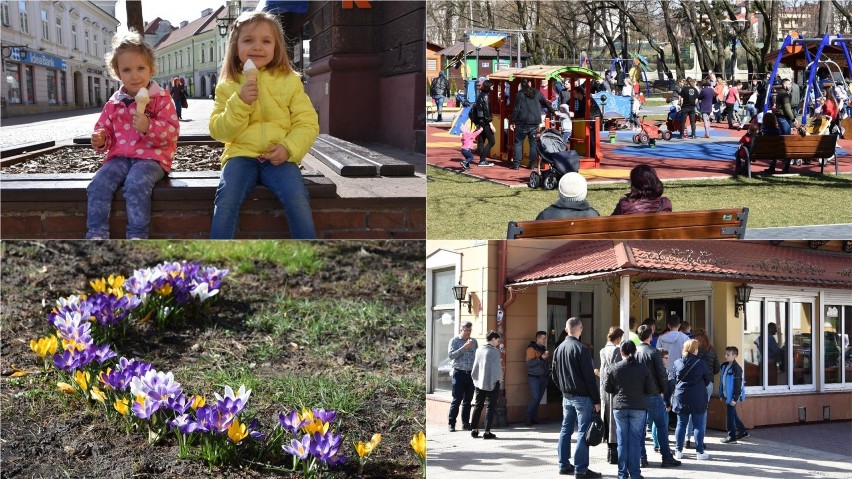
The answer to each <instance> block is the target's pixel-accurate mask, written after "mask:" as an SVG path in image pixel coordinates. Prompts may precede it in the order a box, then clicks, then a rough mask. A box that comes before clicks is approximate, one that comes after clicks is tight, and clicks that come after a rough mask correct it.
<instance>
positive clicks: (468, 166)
mask: <svg viewBox="0 0 852 479" xmlns="http://www.w3.org/2000/svg"><path fill="white" fill-rule="evenodd" d="M461 166H462V169H463V170H464V171H470V165H468V164H467V163H462V165H461Z"/></svg>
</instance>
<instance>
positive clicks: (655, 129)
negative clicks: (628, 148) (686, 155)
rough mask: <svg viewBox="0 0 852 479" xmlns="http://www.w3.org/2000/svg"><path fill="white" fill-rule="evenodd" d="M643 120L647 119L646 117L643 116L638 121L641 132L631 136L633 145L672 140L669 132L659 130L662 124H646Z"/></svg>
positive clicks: (659, 122)
mask: <svg viewBox="0 0 852 479" xmlns="http://www.w3.org/2000/svg"><path fill="white" fill-rule="evenodd" d="M645 118H647V115H643V116H642V119H641V120H640V121H639V126H640V127H642V131H641V132H640V133H637V134H635V135H633V143H636V144H637V145H638V144H640V143H641V144H645V145H647V144H648V142H649V141H650V140H652V139H654V140H659V139H663V140H666V141H669V140H671V139H672V132H671V130H662V129H661V128H660V127H661V126H663V122H661V121H657V122H654V123H647V122H646V121H645Z"/></svg>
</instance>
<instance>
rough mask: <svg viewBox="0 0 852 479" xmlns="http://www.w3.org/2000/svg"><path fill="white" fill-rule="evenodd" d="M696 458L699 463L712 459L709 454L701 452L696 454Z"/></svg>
mask: <svg viewBox="0 0 852 479" xmlns="http://www.w3.org/2000/svg"><path fill="white" fill-rule="evenodd" d="M695 458H696V459H698V460H699V461H706V460H707V459H710V454H707V453H706V452H701V453H698V454H696V455H695Z"/></svg>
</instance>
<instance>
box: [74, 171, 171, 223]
mask: <svg viewBox="0 0 852 479" xmlns="http://www.w3.org/2000/svg"><path fill="white" fill-rule="evenodd" d="M165 175H166V172H165V171H163V168H162V167H161V166H160V164H159V163H158V162H156V161H154V160H142V159H137V158H113V159H111V160H109V161H107V162H106V163H104V164H103V166H101V168H100V169H99V170H98V172H97V173H95V176H94V177H93V178H92V182H91V183H89V186H88V187H86V193H87V194H88V211H87V214H86V216H87V217H86V228H87V229H88V231H87V232H86V239H92V238H103V239H109V212H110V208H111V207H112V199H113V197H114V196H115V190H117V189H118V187H119V186H121V184H122V183H124V201H125V206H126V208H127V238H147V237H148V225H149V224H150V223H151V191H152V190H153V189H154V184H155V183H156V182H158V181H160V180H161V179H162V178H163V176H165Z"/></svg>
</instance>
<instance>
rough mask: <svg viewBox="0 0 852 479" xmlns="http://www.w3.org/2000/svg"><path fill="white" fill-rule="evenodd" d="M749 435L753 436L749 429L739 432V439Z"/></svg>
mask: <svg viewBox="0 0 852 479" xmlns="http://www.w3.org/2000/svg"><path fill="white" fill-rule="evenodd" d="M749 436H751V434H749V433H748V431H745V432H741V433H739V434H737V439H742V438H744V437H749Z"/></svg>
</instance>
